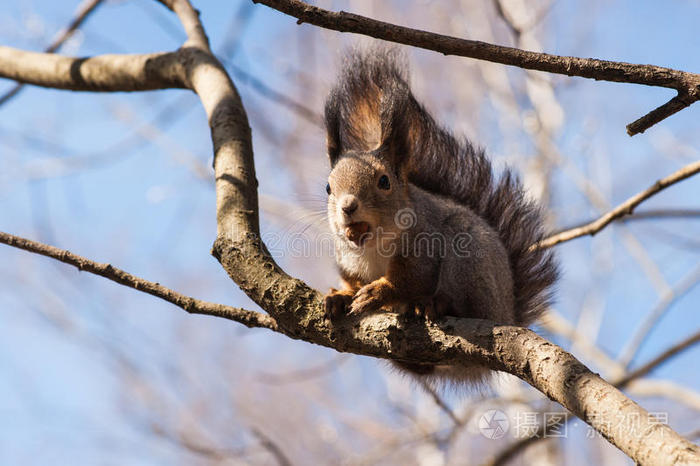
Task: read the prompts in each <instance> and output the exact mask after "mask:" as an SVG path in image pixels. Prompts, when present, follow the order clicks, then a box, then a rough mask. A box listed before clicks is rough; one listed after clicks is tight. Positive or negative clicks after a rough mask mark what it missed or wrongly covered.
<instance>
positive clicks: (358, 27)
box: [253, 0, 700, 136]
mask: <svg viewBox="0 0 700 466" xmlns="http://www.w3.org/2000/svg"><path fill="white" fill-rule="evenodd" d="M253 2H254V3H262V4H264V5H267V6H269V7H270V8H274V9H275V10H279V11H281V12H283V13H285V14H288V15H290V16H293V17H295V18H297V19H298V21H297V23H298V24H301V23H309V24H313V25H315V26H320V27H323V28H326V29H332V30H334V31H340V32H353V33H356V34H363V35H366V36H370V37H375V38H377V39H382V40H387V41H391V42H396V43H399V44H405V45H411V46H414V47H420V48H423V49H428V50H433V51H435V52H440V53H442V54H444V55H458V56H462V57H469V58H476V59H479V60H486V61H490V62H494V63H501V64H504V65H512V66H517V67H519V68H524V69H528V70H537V71H545V72H547V73H556V74H564V75H567V76H580V77H583V78H590V79H595V80H601V81H612V82H620V83H632V84H644V85H647V86H660V87H667V88H670V89H675V90H677V91H678V96H677V97H675V98H673V99H672V100H671V101H670V102H668V103H667V104H665V105H663V106H662V107H660V108H658V109H656V110H654V111H652V112H651V113H650V114H649V115H647V116H645V117H642V118H640V119H639V120H637V121H635V122H634V123H631V124H630V125H629V126H628V127H627V131H628V133H629V134H630V136H632V135H634V134H636V133H641V132H643V131H644V130H646V129H648V128H649V127H651V126H652V125H653V124H655V123H658V122H659V121H661V120H662V119H664V118H666V117H668V116H670V115H672V114H673V113H675V112H677V111H678V110H681V109H682V108H685V107H687V106H688V105H690V104H692V103H694V102H695V101H697V100H698V99H700V75H698V74H694V73H687V72H684V71H678V70H674V69H671V68H664V67H660V66H654V65H637V64H633V63H624V62H614V61H608V60H597V59H593V58H578V57H565V56H559V55H552V54H548V53H537V52H530V51H527V50H520V49H516V48H513V47H504V46H500V45H494V44H489V43H486V42H480V41H476V40H468V39H460V38H458V37H451V36H446V35H443V34H436V33H432V32H427V31H421V30H419V29H412V28H408V27H404V26H397V25H395V24H390V23H386V22H383V21H377V20H375V19H372V18H367V17H365V16H360V15H356V14H353V13H347V12H345V11H340V12H334V11H328V10H324V9H322V8H318V7H315V6H312V5H308V4H306V3H304V2H302V1H299V0H253Z"/></svg>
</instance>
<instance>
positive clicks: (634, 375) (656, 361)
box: [615, 331, 700, 388]
mask: <svg viewBox="0 0 700 466" xmlns="http://www.w3.org/2000/svg"><path fill="white" fill-rule="evenodd" d="M698 342H700V331H699V332H697V333H695V334H694V335H691V336H689V337H687V338H686V339H684V340H682V341H679V342H678V343H676V344H675V345H673V346H671V347H670V348H668V349H667V350H666V351H663V352H662V353H661V354H659V355H658V356H656V357H655V358H653V359H652V360H651V361H649V362H647V363H646V364H643V365H642V366H639V367H638V368H636V369H634V370H633V371H632V372H630V373H628V374H627V375H625V376H624V377H622V378H621V379H619V380H617V381H616V382H615V386H616V387H618V388H624V387H626V386H627V385H629V383H630V382H632V381H633V380H635V379H638V378H640V377H644V376H645V375H647V374H648V373H649V372H651V371H652V370H653V369H654V368H656V367H658V366H659V365H661V364H663V363H664V362H666V361H667V360H668V359H670V358H671V357H673V356H675V355H676V354H678V353H680V352H681V351H683V350H685V349H686V348H690V347H691V346H693V345H694V344H696V343H698Z"/></svg>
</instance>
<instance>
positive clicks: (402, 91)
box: [379, 83, 413, 170]
mask: <svg viewBox="0 0 700 466" xmlns="http://www.w3.org/2000/svg"><path fill="white" fill-rule="evenodd" d="M382 91H383V92H382V98H381V106H380V107H381V111H380V115H381V144H380V145H379V151H380V152H381V153H382V154H383V156H384V157H386V158H387V159H388V160H389V161H390V162H391V164H392V165H393V166H394V168H396V169H397V170H398V169H399V168H400V167H401V166H402V165H403V163H404V162H405V161H407V160H408V158H409V154H410V153H411V149H412V147H411V121H413V118H411V115H410V110H411V108H410V104H411V99H412V97H411V92H410V90H409V89H408V86H406V85H405V83H392V85H391V86H388V87H387V88H386V89H383V90H382Z"/></svg>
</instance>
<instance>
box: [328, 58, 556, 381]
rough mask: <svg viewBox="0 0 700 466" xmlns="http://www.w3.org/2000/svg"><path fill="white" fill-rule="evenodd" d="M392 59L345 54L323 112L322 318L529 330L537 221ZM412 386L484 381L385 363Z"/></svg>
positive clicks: (541, 300) (521, 196)
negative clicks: (328, 264)
mask: <svg viewBox="0 0 700 466" xmlns="http://www.w3.org/2000/svg"><path fill="white" fill-rule="evenodd" d="M405 68H406V67H405V66H402V65H401V64H400V62H399V59H398V56H397V52H396V51H395V50H393V49H374V50H370V51H367V52H358V51H354V52H350V53H349V54H348V55H347V56H346V59H345V63H344V67H343V71H342V72H341V76H340V79H339V81H338V83H337V84H336V85H335V87H334V88H333V89H332V90H331V92H330V94H329V96H328V98H327V100H326V104H325V113H324V117H325V118H324V119H325V127H326V133H327V134H326V137H327V140H326V142H327V151H328V157H329V159H330V164H331V172H330V175H329V177H328V184H327V185H326V191H327V194H328V204H327V208H328V221H329V225H330V228H331V230H332V232H333V233H334V245H335V252H336V261H337V264H338V268H339V270H340V275H341V278H342V283H343V288H342V289H339V290H338V289H334V288H331V290H330V292H329V293H328V294H327V295H326V297H325V300H324V306H325V312H326V315H327V316H328V317H329V318H331V319H334V318H337V317H339V316H341V315H344V314H346V313H349V314H359V313H367V312H375V311H378V310H380V309H386V310H393V311H396V312H399V313H402V314H405V313H409V314H416V313H417V314H422V315H424V316H425V317H426V318H428V319H439V318H440V317H442V316H453V317H462V318H481V319H488V320H492V321H495V322H498V323H500V324H504V325H519V326H528V325H530V324H531V323H532V322H534V321H535V320H536V319H537V318H538V317H539V316H540V315H541V314H542V312H543V311H544V310H545V308H546V307H547V306H548V304H549V302H550V300H551V298H552V293H553V292H552V287H553V285H554V283H555V282H556V280H557V276H558V271H557V264H556V261H555V258H554V256H553V253H552V252H551V251H548V250H544V249H531V246H532V245H533V244H536V243H537V242H538V241H540V240H541V239H543V238H544V227H543V223H544V222H543V214H542V211H541V209H540V207H539V206H538V205H537V204H536V203H535V202H534V201H532V200H530V199H529V198H528V197H527V196H526V193H525V192H524V189H523V187H522V185H521V183H520V181H519V180H518V178H517V176H515V175H514V174H513V172H512V171H511V170H509V169H506V170H505V171H504V172H503V173H502V174H501V175H500V177H496V176H494V174H493V171H492V168H491V163H490V161H489V160H488V159H487V158H486V155H485V153H484V151H483V150H481V149H477V148H475V147H474V146H473V145H472V144H471V143H470V142H469V141H468V140H467V139H466V138H464V139H462V140H458V139H457V138H456V137H455V136H453V135H452V134H451V133H450V132H449V131H447V130H446V129H444V128H442V127H441V126H440V125H438V124H437V123H436V122H435V120H434V119H433V117H432V116H431V115H430V114H429V113H428V112H427V111H426V109H425V108H424V107H423V106H422V105H421V104H420V103H418V101H417V100H416V99H415V97H414V96H413V94H412V92H411V89H410V87H409V85H408V78H407V74H408V73H407V71H406V69H405ZM396 364H397V365H398V366H399V367H400V368H403V369H405V370H408V371H409V372H411V373H413V374H416V375H418V376H431V375H436V376H438V377H442V378H446V379H448V380H459V379H464V380H471V381H478V380H481V379H483V378H484V377H485V374H487V373H488V372H489V371H488V370H486V369H485V368H478V367H475V368H474V370H461V371H457V370H456V369H454V368H449V367H448V368H441V367H439V366H435V365H433V364H427V363H426V364H421V363H408V362H396Z"/></svg>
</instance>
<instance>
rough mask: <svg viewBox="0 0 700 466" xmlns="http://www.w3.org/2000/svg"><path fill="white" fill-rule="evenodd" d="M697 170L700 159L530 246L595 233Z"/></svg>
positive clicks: (548, 243) (698, 170) (563, 240)
mask: <svg viewBox="0 0 700 466" xmlns="http://www.w3.org/2000/svg"><path fill="white" fill-rule="evenodd" d="M698 172H700V161H698V162H693V163H691V164H688V165H686V166H685V167H683V168H681V169H680V170H678V171H676V172H674V173H672V174H670V175H669V176H667V177H666V178H662V179H660V180H658V181H657V182H656V183H654V184H653V185H652V186H650V187H649V188H647V189H645V190H644V191H642V192H640V193H639V194H636V195H634V196H632V197H631V198H629V199H627V200H626V201H625V202H623V203H622V204H620V205H618V206H617V207H615V208H614V209H612V210H611V211H609V212H608V213H606V214H605V215H603V216H601V217H599V218H598V219H597V220H594V221H592V222H590V223H588V224H587V225H583V226H580V227H577V228H572V229H570V230H566V231H562V232H561V233H557V234H556V235H552V236H550V237H548V238H545V239H544V240H542V241H540V242H539V243H537V244H535V245H533V246H532V248H550V247H552V246H554V245H557V244H559V243H563V242H565V241H570V240H572V239H574V238H579V237H581V236H586V235H595V234H596V233H598V232H599V231H600V230H602V229H603V228H605V227H606V226H607V225H608V224H610V222H612V221H614V220H617V219H619V218H621V217H624V216H626V215H630V214H632V212H634V209H635V207H637V206H638V205H639V204H641V203H642V202H644V201H645V200H647V199H649V198H650V197H652V196H653V195H655V194H657V193H659V192H660V191H663V190H664V189H666V188H668V187H669V186H671V185H673V184H675V183H678V182H679V181H683V180H684V179H686V178H690V177H691V176H693V175H695V174H697V173H698Z"/></svg>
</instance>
